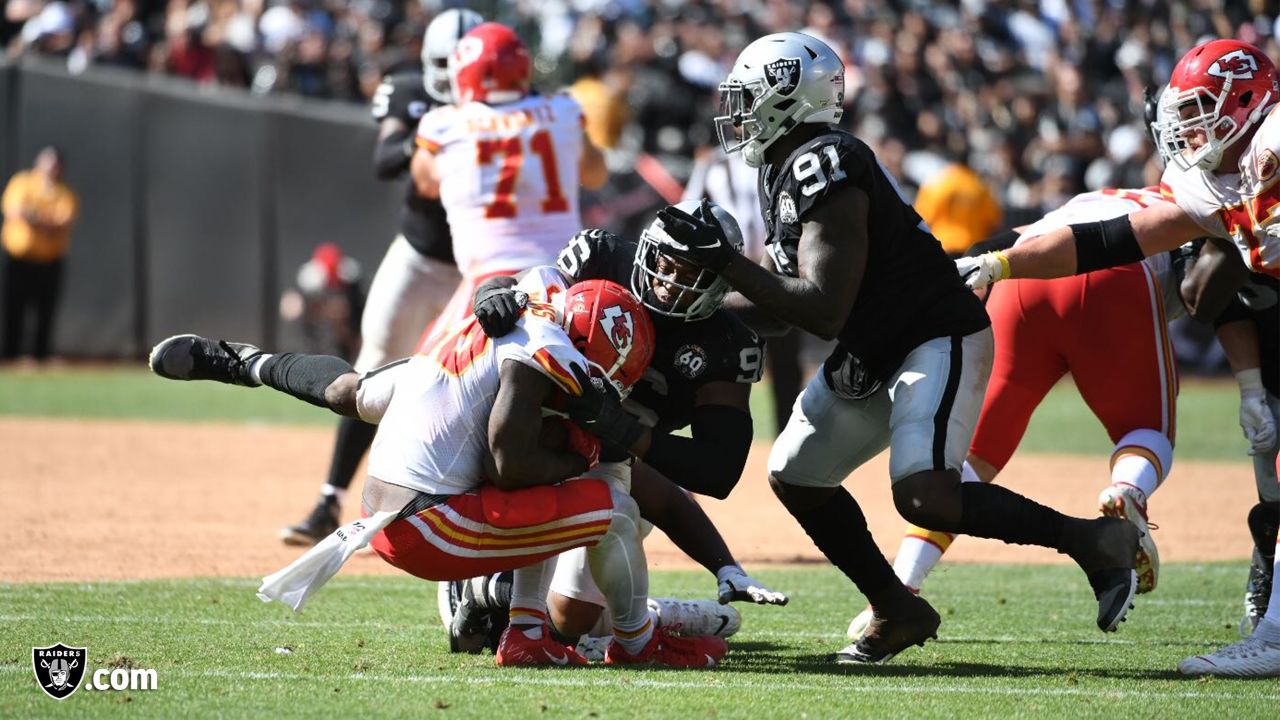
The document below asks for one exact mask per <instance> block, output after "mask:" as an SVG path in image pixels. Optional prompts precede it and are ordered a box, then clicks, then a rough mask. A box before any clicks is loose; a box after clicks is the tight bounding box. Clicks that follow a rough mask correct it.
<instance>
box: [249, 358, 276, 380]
mask: <svg viewBox="0 0 1280 720" xmlns="http://www.w3.org/2000/svg"><path fill="white" fill-rule="evenodd" d="M269 357H271V353H263V354H261V355H259V356H258V357H256V358H254V359H253V360H250V361H249V377H250V378H252V379H253V381H254V382H256V383H258V384H259V385H261V384H262V375H261V374H260V373H261V372H262V363H264V362H266V361H267V358H269Z"/></svg>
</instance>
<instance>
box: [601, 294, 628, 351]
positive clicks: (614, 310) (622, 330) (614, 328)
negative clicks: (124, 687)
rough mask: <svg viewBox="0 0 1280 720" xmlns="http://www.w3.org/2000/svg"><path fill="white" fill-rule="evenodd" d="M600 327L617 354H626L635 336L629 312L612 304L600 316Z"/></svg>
mask: <svg viewBox="0 0 1280 720" xmlns="http://www.w3.org/2000/svg"><path fill="white" fill-rule="evenodd" d="M600 327H602V328H604V335H605V337H607V338H609V344H610V345H612V346H613V349H614V350H617V351H618V354H619V355H626V354H627V352H628V351H629V350H631V342H632V341H633V340H634V338H635V323H634V321H633V320H632V319H631V313H629V312H627V311H626V310H623V309H622V308H620V307H618V306H617V305H614V306H612V307H607V308H605V309H604V312H603V313H601V316H600Z"/></svg>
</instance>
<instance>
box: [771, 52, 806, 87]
mask: <svg viewBox="0 0 1280 720" xmlns="http://www.w3.org/2000/svg"><path fill="white" fill-rule="evenodd" d="M764 79H765V80H766V81H767V82H768V83H769V87H771V88H773V89H775V90H777V91H778V94H779V95H790V94H791V93H793V92H795V91H796V88H797V87H799V86H800V58H798V57H794V58H778V59H777V60H774V61H773V62H771V63H768V64H767V65H765V66H764Z"/></svg>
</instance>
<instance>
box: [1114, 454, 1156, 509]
mask: <svg viewBox="0 0 1280 720" xmlns="http://www.w3.org/2000/svg"><path fill="white" fill-rule="evenodd" d="M1111 484H1112V485H1130V486H1132V487H1135V488H1137V489H1138V490H1140V491H1141V492H1142V497H1143V499H1144V500H1146V499H1147V498H1150V497H1151V494H1152V493H1154V492H1155V491H1156V488H1158V487H1160V476H1159V475H1158V474H1157V473H1156V468H1155V466H1154V465H1152V464H1151V461H1149V460H1147V459H1146V458H1144V457H1139V456H1137V455H1125V456H1124V457H1122V458H1119V459H1117V460H1116V461H1115V464H1113V465H1112V466H1111Z"/></svg>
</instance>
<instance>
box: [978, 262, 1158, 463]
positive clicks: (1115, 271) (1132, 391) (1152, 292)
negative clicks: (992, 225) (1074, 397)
mask: <svg viewBox="0 0 1280 720" xmlns="http://www.w3.org/2000/svg"><path fill="white" fill-rule="evenodd" d="M987 313H988V314H989V315H990V316H991V325H992V330H993V332H994V334H995V344H996V352H995V362H994V364H993V367H992V370H991V381H990V383H989V384H988V386H987V395H986V399H985V400H984V401H983V404H982V416H981V418H980V419H979V420H978V427H977V430H976V431H975V432H974V436H973V442H972V443H971V444H970V446H969V452H970V454H972V455H975V456H977V457H978V458H981V459H982V460H983V461H985V462H987V463H989V464H991V465H992V466H993V467H995V468H996V469H997V470H1000V469H1002V468H1004V466H1005V464H1006V463H1008V462H1009V458H1010V457H1012V456H1013V452H1014V450H1015V449H1016V448H1017V447H1018V443H1019V442H1021V441H1022V436H1023V434H1024V433H1025V432H1026V430H1027V422H1028V421H1029V420H1030V419H1031V413H1032V412H1033V411H1034V410H1035V409H1036V406H1038V405H1039V404H1040V401H1041V400H1043V399H1044V396H1045V394H1046V393H1048V392H1049V389H1050V388H1052V387H1053V385H1054V383H1056V382H1057V381H1058V380H1059V379H1061V378H1062V376H1063V375H1064V374H1066V373H1067V372H1070V373H1071V375H1072V377H1073V378H1074V379H1075V383H1076V387H1077V388H1078V389H1079V391H1080V396H1081V397H1082V398H1083V399H1084V401H1085V403H1086V404H1087V405H1088V406H1089V409H1090V410H1092V411H1093V414H1094V415H1096V416H1097V418H1098V419H1099V420H1101V421H1102V424H1103V425H1104V426H1105V427H1106V429H1107V434H1108V435H1110V436H1111V441H1112V442H1117V441H1119V440H1120V438H1122V437H1124V436H1125V435H1126V434H1127V433H1129V432H1130V431H1132V430H1137V429H1140V428H1149V429H1152V430H1156V431H1158V432H1161V433H1164V434H1165V435H1166V436H1168V438H1169V442H1170V443H1172V442H1173V437H1174V422H1175V417H1176V413H1177V406H1176V401H1177V395H1178V375H1177V367H1176V365H1175V364H1174V360H1173V351H1172V348H1171V347H1170V345H1169V337H1168V328H1167V325H1166V320H1165V310H1164V298H1163V296H1162V295H1161V293H1160V286H1159V284H1158V283H1157V282H1156V278H1155V275H1154V274H1153V273H1152V272H1151V271H1150V270H1149V269H1148V268H1147V267H1146V265H1144V264H1142V263H1135V264H1132V265H1125V266H1123V267H1119V268H1112V269H1110V270H1101V271H1098V272H1093V273H1088V274H1086V275H1076V276H1073V277H1066V278H1059V279H1056V280H1006V281H1005V282H1002V283H999V284H997V285H995V286H994V287H993V288H992V292H991V295H990V296H989V298H988V300H987Z"/></svg>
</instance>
